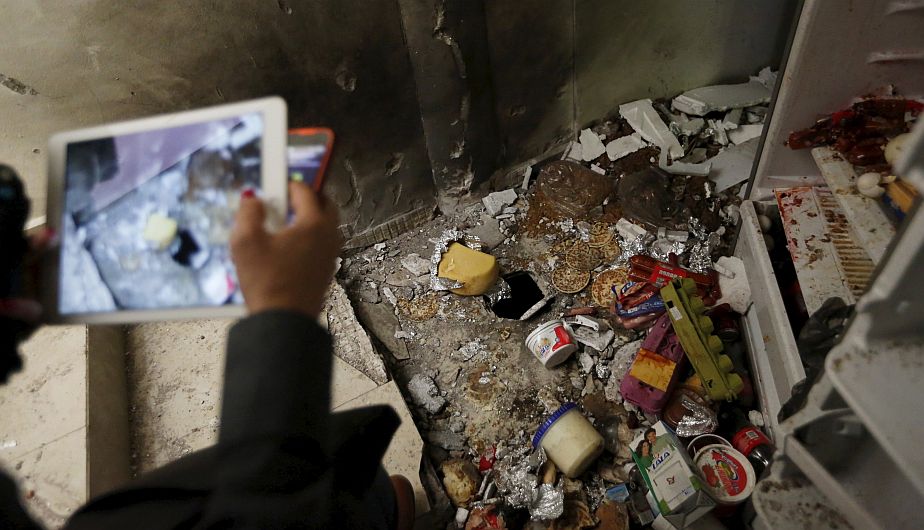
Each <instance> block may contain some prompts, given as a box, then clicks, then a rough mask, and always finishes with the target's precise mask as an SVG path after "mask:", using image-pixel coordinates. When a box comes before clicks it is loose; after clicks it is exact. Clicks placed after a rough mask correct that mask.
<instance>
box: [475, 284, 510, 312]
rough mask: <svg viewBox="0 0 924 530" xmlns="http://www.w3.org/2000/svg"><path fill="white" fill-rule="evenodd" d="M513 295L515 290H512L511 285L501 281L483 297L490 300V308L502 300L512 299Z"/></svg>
mask: <svg viewBox="0 0 924 530" xmlns="http://www.w3.org/2000/svg"><path fill="white" fill-rule="evenodd" d="M512 295H513V290H512V289H510V284H509V283H507V282H505V281H504V280H503V279H501V280H499V281H498V282H497V283H495V284H494V286H493V287H491V288H490V289H488V291H487V292H486V293H484V294H483V295H482V296H485V297H487V298H488V308H490V307H491V306H493V305H494V304H496V303H498V302H500V301H501V300H504V299H506V298H510V297H511V296H512Z"/></svg>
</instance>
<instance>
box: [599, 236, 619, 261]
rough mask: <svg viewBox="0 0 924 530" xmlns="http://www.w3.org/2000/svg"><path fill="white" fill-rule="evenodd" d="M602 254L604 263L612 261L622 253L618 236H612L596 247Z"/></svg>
mask: <svg viewBox="0 0 924 530" xmlns="http://www.w3.org/2000/svg"><path fill="white" fill-rule="evenodd" d="M598 250H599V251H600V252H601V253H602V254H603V259H604V261H605V262H606V263H613V262H614V261H616V259H617V258H618V257H619V256H620V254H622V247H620V246H619V238H618V237H613V238H612V239H610V240H609V241H607V242H606V244H605V245H603V247H602V248H600V249H598Z"/></svg>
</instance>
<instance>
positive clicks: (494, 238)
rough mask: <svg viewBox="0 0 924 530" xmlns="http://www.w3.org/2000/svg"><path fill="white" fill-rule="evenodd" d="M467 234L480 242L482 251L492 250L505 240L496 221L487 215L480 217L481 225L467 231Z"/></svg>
mask: <svg viewBox="0 0 924 530" xmlns="http://www.w3.org/2000/svg"><path fill="white" fill-rule="evenodd" d="M468 233H469V234H471V235H473V236H475V237H477V238H478V239H480V240H481V244H482V246H483V247H484V250H493V249H494V248H495V247H497V246H498V245H500V244H501V243H503V242H504V240H506V239H507V236H506V235H504V233H503V232H501V230H500V224H499V223H498V220H497V219H495V218H494V217H491V216H490V215H488V214H487V213H484V214H482V215H481V223H480V224H479V225H478V226H475V227H472V228H471V229H469V230H468Z"/></svg>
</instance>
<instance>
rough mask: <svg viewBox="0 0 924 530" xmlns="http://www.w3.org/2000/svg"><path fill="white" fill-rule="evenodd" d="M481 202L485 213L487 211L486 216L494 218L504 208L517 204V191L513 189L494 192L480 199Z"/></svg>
mask: <svg viewBox="0 0 924 530" xmlns="http://www.w3.org/2000/svg"><path fill="white" fill-rule="evenodd" d="M481 202H482V203H484V207H485V211H487V213H488V215H490V216H491V217H496V216H497V215H498V214H500V213H502V212H503V211H504V207H505V206H510V205H511V204H513V203H515V202H517V191H516V190H515V189H513V188H510V189H506V190H504V191H495V192H493V193H489V194H488V195H487V196H485V197H484V198H483V199H481Z"/></svg>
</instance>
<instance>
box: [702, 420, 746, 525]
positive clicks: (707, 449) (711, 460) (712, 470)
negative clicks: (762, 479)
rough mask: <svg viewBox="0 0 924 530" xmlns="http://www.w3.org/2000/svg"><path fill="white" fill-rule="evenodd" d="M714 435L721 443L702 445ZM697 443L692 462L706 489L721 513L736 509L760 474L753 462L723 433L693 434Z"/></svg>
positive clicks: (720, 514) (718, 512)
mask: <svg viewBox="0 0 924 530" xmlns="http://www.w3.org/2000/svg"><path fill="white" fill-rule="evenodd" d="M710 438H711V439H713V440H715V441H717V442H718V443H709V444H706V445H702V441H703V440H707V439H710ZM694 445H695V446H698V447H699V448H698V449H696V452H695V453H694V454H693V464H694V465H695V466H696V471H697V473H699V476H700V478H701V479H702V480H703V483H704V484H705V487H706V491H708V492H709V495H710V496H711V497H712V498H713V499H715V502H716V504H717V507H716V510H715V511H716V513H717V515H719V516H722V515H727V514H729V513H731V512H734V510H735V507H736V506H738V505H739V504H741V503H742V502H744V501H745V500H747V499H748V497H750V496H751V493H753V492H754V484H755V483H756V482H757V478H756V477H755V476H754V466H752V465H751V462H750V461H748V459H747V457H745V456H744V455H743V454H741V452H739V451H738V450H737V449H735V448H734V447H732V445H731V444H730V443H729V442H728V441H727V440H726V439H725V438H722V437H721V436H716V435H714V434H703V435H701V436H697V437H696V438H693V440H692V441H691V442H690V444H689V445H688V446H687V449H688V450H689V448H690V447H693V446H694Z"/></svg>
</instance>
